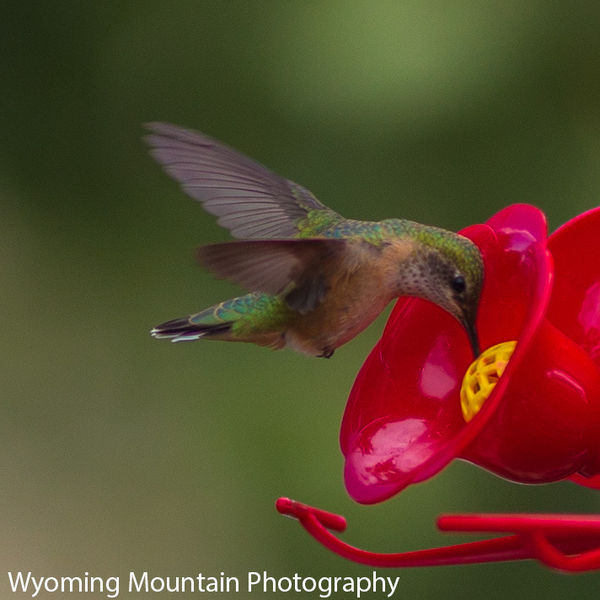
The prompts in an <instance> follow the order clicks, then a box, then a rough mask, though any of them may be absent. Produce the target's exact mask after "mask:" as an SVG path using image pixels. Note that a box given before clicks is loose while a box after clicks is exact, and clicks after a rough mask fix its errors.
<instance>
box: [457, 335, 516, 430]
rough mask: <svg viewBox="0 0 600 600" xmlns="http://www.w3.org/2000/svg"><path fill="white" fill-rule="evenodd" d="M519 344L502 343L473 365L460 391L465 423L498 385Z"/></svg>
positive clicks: (490, 349)
mask: <svg viewBox="0 0 600 600" xmlns="http://www.w3.org/2000/svg"><path fill="white" fill-rule="evenodd" d="M516 345H517V342H514V341H513V342H502V343H501V344H496V345H495V346H491V347H490V348H488V349H487V350H485V351H484V352H483V353H482V354H481V355H480V356H479V357H478V358H477V359H476V360H474V361H473V362H472V363H471V366H470V367H469V368H468V369H467V372H466V373H465V376H464V378H463V382H462V387H461V389H460V406H461V409H462V414H463V417H464V419H465V421H467V422H469V421H470V420H471V419H472V418H473V417H474V416H475V415H476V414H477V413H478V412H479V411H480V409H481V407H482V406H483V403H484V402H485V401H486V400H487V398H488V396H489V395H490V394H491V393H492V390H493V389H494V387H495V386H496V384H497V383H498V380H499V379H500V377H502V373H504V370H505V369H506V365H507V364H508V361H509V360H510V357H511V356H512V353H513V352H514V350H515V347H516Z"/></svg>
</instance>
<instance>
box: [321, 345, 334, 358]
mask: <svg viewBox="0 0 600 600" xmlns="http://www.w3.org/2000/svg"><path fill="white" fill-rule="evenodd" d="M334 352H335V350H334V349H333V348H328V347H325V348H323V350H322V352H321V354H319V355H318V357H317V358H331V357H332V356H333V353H334Z"/></svg>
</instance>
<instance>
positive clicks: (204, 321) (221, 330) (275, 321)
mask: <svg viewBox="0 0 600 600" xmlns="http://www.w3.org/2000/svg"><path fill="white" fill-rule="evenodd" d="M290 318H293V313H291V311H290V309H289V308H288V306H287V305H286V304H285V302H284V301H283V300H282V299H281V298H278V297H277V296H269V295H266V294H262V293H260V292H253V293H251V294H246V295H245V296H240V297H238V298H231V299H230V300H225V301H224V302H221V303H220V304H215V305H214V306H211V307H210V308H207V309H206V310H203V311H201V312H199V313H196V314H193V315H189V316H187V317H181V318H179V319H173V320H172V321H167V322H166V323H162V324H161V325H157V326H156V327H155V328H154V329H152V331H151V332H150V333H151V335H152V337H155V338H170V339H171V340H172V341H173V342H184V341H193V340H199V339H211V340H221V341H231V342H235V341H237V342H253V343H255V344H258V345H261V346H269V347H272V348H281V347H282V346H283V345H284V339H283V337H282V332H283V331H284V330H285V327H286V324H287V323H288V322H289V320H290Z"/></svg>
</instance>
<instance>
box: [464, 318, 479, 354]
mask: <svg viewBox="0 0 600 600" xmlns="http://www.w3.org/2000/svg"><path fill="white" fill-rule="evenodd" d="M464 326H465V329H466V331H467V335H468V336H469V342H470V343H471V348H472V349H473V358H477V357H478V356H479V354H480V352H479V338H478V336H477V328H476V327H475V322H474V321H473V322H471V321H467V322H465V323H464Z"/></svg>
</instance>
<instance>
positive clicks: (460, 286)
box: [452, 275, 467, 294]
mask: <svg viewBox="0 0 600 600" xmlns="http://www.w3.org/2000/svg"><path fill="white" fill-rule="evenodd" d="M466 287H467V282H466V281H465V278H464V277H463V276H462V275H457V276H456V277H454V279H453V280H452V289H453V290H454V291H455V292H457V293H459V294H462V293H463V292H464V291H465V289H466Z"/></svg>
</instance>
